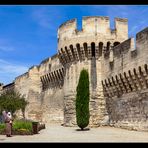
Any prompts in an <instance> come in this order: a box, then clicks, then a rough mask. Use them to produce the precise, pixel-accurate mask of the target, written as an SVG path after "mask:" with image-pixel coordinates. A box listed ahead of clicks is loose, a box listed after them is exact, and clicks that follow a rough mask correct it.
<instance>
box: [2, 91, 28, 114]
mask: <svg viewBox="0 0 148 148" xmlns="http://www.w3.org/2000/svg"><path fill="white" fill-rule="evenodd" d="M27 104H28V102H27V101H26V100H25V98H24V97H23V96H21V94H19V93H18V92H15V91H13V90H11V91H6V92H4V93H2V94H1V95H0V112H2V111H3V110H6V111H10V112H11V113H12V114H14V113H15V111H17V110H20V109H21V110H22V113H23V116H24V112H25V107H26V105H27Z"/></svg>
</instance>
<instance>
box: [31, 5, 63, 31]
mask: <svg viewBox="0 0 148 148" xmlns="http://www.w3.org/2000/svg"><path fill="white" fill-rule="evenodd" d="M31 16H32V18H33V19H34V20H35V21H37V23H38V24H39V25H40V26H42V27H44V28H48V29H55V24H56V23H57V20H58V19H59V17H60V16H61V12H60V11H59V10H58V8H57V9H56V8H50V7H40V8H38V9H34V10H33V11H32V15H31Z"/></svg>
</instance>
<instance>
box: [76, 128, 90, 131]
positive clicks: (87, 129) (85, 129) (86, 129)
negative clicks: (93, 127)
mask: <svg viewBox="0 0 148 148" xmlns="http://www.w3.org/2000/svg"><path fill="white" fill-rule="evenodd" d="M89 130H90V128H84V129H83V130H81V129H80V128H79V129H76V131H89Z"/></svg>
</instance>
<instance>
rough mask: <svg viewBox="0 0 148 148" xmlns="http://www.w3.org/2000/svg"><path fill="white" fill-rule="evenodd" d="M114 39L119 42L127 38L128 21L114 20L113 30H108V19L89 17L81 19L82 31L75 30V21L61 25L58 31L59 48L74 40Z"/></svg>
mask: <svg viewBox="0 0 148 148" xmlns="http://www.w3.org/2000/svg"><path fill="white" fill-rule="evenodd" d="M92 36H94V37H95V38H99V39H101V38H104V37H105V38H106V39H107V38H108V39H109V38H115V39H118V40H119V41H120V42H121V41H123V40H126V39H127V38H128V21H127V19H123V18H115V19H114V30H112V29H111V28H110V20H109V17H102V16H91V17H87V16H85V17H83V18H82V30H78V29H77V19H76V18H75V19H72V20H69V21H67V22H65V23H63V24H62V25H61V26H60V27H59V29H58V41H59V46H61V45H63V44H62V43H61V42H65V41H68V40H70V39H75V38H83V37H85V38H88V37H91V38H92Z"/></svg>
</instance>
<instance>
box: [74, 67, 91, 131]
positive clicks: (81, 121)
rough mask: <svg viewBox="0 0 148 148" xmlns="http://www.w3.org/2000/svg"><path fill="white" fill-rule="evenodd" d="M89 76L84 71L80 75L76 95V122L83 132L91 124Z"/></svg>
mask: <svg viewBox="0 0 148 148" xmlns="http://www.w3.org/2000/svg"><path fill="white" fill-rule="evenodd" d="M89 117H90V115H89V76H88V71H87V70H85V69H83V70H82V71H81V73H80V77H79V82H78V86H77V94H76V121H77V125H78V126H79V127H80V128H81V130H83V129H84V128H85V127H87V125H88V124H89Z"/></svg>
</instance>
